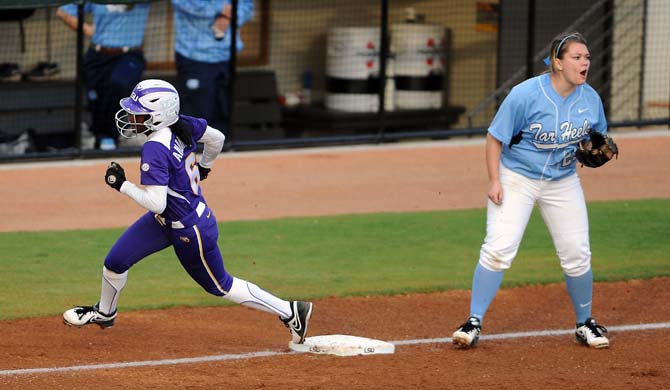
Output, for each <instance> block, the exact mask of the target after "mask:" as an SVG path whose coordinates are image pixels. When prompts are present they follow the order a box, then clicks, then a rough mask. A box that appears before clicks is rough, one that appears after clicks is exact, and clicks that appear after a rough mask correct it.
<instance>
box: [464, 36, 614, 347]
mask: <svg viewBox="0 0 670 390" xmlns="http://www.w3.org/2000/svg"><path fill="white" fill-rule="evenodd" d="M547 65H550V66H551V69H550V71H549V72H546V73H544V74H542V75H540V76H537V77H533V78H531V79H528V80H526V81H524V82H522V83H520V84H519V85H517V86H515V87H514V88H513V89H512V91H511V92H510V94H509V95H508V96H507V97H506V98H505V100H504V101H503V103H502V105H501V107H500V109H499V110H498V112H497V113H496V116H495V118H494V119H493V122H492V123H491V126H490V127H489V129H488V134H487V137H486V165H487V169H488V177H489V190H488V198H489V201H488V207H487V217H486V238H485V239H484V244H483V245H482V247H481V251H480V255H479V262H478V264H477V267H476V268H475V271H474V277H473V280H472V297H471V301H470V318H469V319H468V320H467V321H466V322H465V323H464V324H462V325H461V326H460V327H459V328H458V329H457V330H456V332H454V334H453V337H452V340H453V343H454V344H456V345H457V346H459V347H466V348H467V347H472V346H474V345H475V344H476V343H477V341H478V339H479V333H480V332H481V325H482V321H483V319H484V314H485V313H486V310H487V309H488V307H489V304H490V303H491V302H492V301H493V298H494V297H495V295H496V293H497V291H498V289H499V287H500V283H501V282H502V278H503V273H504V272H505V270H507V269H509V268H510V266H511V264H512V261H513V260H514V258H515V256H516V254H517V250H518V249H519V244H520V243H521V238H522V236H523V232H524V230H525V229H526V225H527V224H528V220H529V218H530V215H531V212H532V210H533V207H534V205H535V204H537V205H538V208H539V210H540V213H541V215H542V218H543V219H544V222H545V224H546V225H547V227H548V229H549V233H550V235H551V237H552V240H553V242H554V246H555V247H556V253H557V255H558V257H559V259H560V264H561V267H562V268H563V273H564V276H565V282H566V285H567V290H568V294H569V295H570V299H571V301H572V306H573V309H574V311H575V314H576V320H577V321H576V330H575V336H576V340H577V341H578V342H579V343H581V344H584V345H587V346H589V347H593V348H604V347H608V346H609V341H608V339H607V337H606V336H605V334H606V333H607V330H606V329H605V328H604V327H603V326H601V325H598V324H597V323H596V321H595V319H593V318H592V317H591V306H592V305H591V303H592V290H593V274H592V272H591V249H590V245H589V222H588V215H587V210H586V201H585V199H584V193H583V191H582V187H581V183H580V181H579V177H578V175H577V172H576V158H575V152H576V150H577V147H578V144H579V143H580V142H585V141H587V139H588V132H589V129H591V130H592V131H596V132H599V133H602V134H605V133H606V132H607V122H606V119H605V114H604V110H603V105H602V101H601V100H600V97H599V96H598V94H597V93H596V91H595V90H594V89H593V88H592V87H591V86H590V85H588V84H586V76H587V74H588V71H589V67H590V54H589V51H588V49H587V47H586V40H585V39H584V37H583V36H582V35H581V34H579V33H563V34H561V35H559V36H558V37H556V38H555V39H554V41H553V43H552V46H551V55H550V58H549V59H548V63H547Z"/></svg>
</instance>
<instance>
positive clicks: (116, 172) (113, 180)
mask: <svg viewBox="0 0 670 390" xmlns="http://www.w3.org/2000/svg"><path fill="white" fill-rule="evenodd" d="M124 181H126V173H125V172H124V171H123V168H122V167H121V165H119V164H117V163H115V162H114V161H112V162H111V163H109V167H107V173H105V183H107V185H108V186H110V187H112V188H113V189H115V190H117V191H119V192H120V191H121V185H123V182H124Z"/></svg>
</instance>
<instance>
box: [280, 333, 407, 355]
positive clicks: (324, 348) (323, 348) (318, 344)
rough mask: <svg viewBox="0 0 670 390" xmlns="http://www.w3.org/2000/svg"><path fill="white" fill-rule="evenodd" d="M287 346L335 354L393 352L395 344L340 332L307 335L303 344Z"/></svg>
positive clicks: (291, 343) (300, 349) (294, 348)
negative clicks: (313, 335)
mask: <svg viewBox="0 0 670 390" xmlns="http://www.w3.org/2000/svg"><path fill="white" fill-rule="evenodd" d="M288 346H289V348H291V349H292V350H294V351H297V352H311V353H318V354H324V355H337V356H356V355H377V354H391V353H393V352H395V345H393V344H391V343H389V342H386V341H381V340H375V339H369V338H366V337H358V336H349V335H342V334H333V335H324V336H315V337H307V338H306V339H305V343H304V344H295V343H294V342H290V343H289V344H288Z"/></svg>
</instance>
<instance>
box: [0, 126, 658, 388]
mask: <svg viewBox="0 0 670 390" xmlns="http://www.w3.org/2000/svg"><path fill="white" fill-rule="evenodd" d="M666 133H667V131H666V132H663V133H658V134H652V135H651V136H641V135H642V133H634V134H630V135H629V134H621V136H618V137H617V135H616V134H615V140H616V141H617V143H618V145H619V147H620V150H621V155H620V158H619V160H616V161H614V162H612V163H610V164H608V165H606V166H605V167H603V168H600V169H597V170H593V169H579V174H580V176H581V178H582V183H583V186H584V191H585V194H586V198H587V200H588V201H595V200H612V199H617V200H625V199H644V198H668V197H670V180H669V179H670V164H669V162H670V157H669V156H668V154H667V153H666V151H667V150H670V137H669V136H668V135H667V134H666ZM483 156H484V153H483V144H482V143H480V142H478V141H476V140H473V141H469V142H465V143H463V142H461V143H454V142H440V143H435V142H433V143H426V144H397V145H392V146H373V147H365V148H351V149H340V148H332V149H319V150H312V151H294V152H278V153H228V154H224V155H222V157H221V158H220V159H219V160H218V161H217V162H216V164H215V166H214V170H213V171H212V174H211V175H210V177H209V178H208V180H207V181H206V182H204V183H203V187H204V191H205V195H206V198H207V199H208V201H209V204H210V206H211V207H212V208H213V209H214V210H215V211H216V212H217V215H219V217H220V219H222V220H241V219H265V218H275V217H284V216H308V215H332V214H341V213H367V212H381V211H417V210H448V209H456V208H482V207H485V200H486V198H485V196H486V195H485V194H486V189H487V188H486V186H487V182H486V173H485V166H484V159H483ZM121 163H122V164H123V165H124V167H125V168H126V173H127V175H128V177H129V179H130V180H133V181H137V176H138V159H126V160H121ZM106 164H107V162H106V161H82V162H80V163H77V164H71V163H68V164H63V163H56V164H49V165H46V164H20V165H13V164H12V165H9V164H6V165H0V188H2V189H3V194H4V195H5V196H4V197H3V198H4V201H5V204H4V206H3V211H2V218H1V219H0V231H29V230H45V229H48V230H62V229H74V228H77V229H84V228H96V227H118V226H126V225H128V224H130V223H132V222H133V221H134V219H135V218H137V217H138V216H139V215H140V214H141V213H142V210H141V209H140V208H139V207H138V206H136V205H135V204H134V203H133V202H132V201H130V200H129V199H127V198H125V197H124V196H119V194H118V193H116V192H115V191H112V190H110V189H109V188H107V187H106V186H105V185H104V183H103V178H102V177H103V175H104V170H105V167H106ZM45 192H48V194H49V196H45V195H44V194H45ZM102 204H104V205H105V207H101V205H102ZM73 216H76V218H73ZM621 228H625V227H621ZM483 229H484V227H483V226H482V234H483ZM445 239H448V238H445ZM100 261H101V262H102V259H101V260H100ZM231 261H234V259H231ZM445 261H446V260H445ZM472 261H473V267H474V263H475V262H476V259H473V260H472ZM597 267H598V266H597V264H594V273H595V274H596V275H597V272H598V270H597ZM129 288H130V287H129ZM469 296H470V293H469V291H450V292H445V293H436V294H408V295H399V296H390V297H389V296H386V297H382V296H375V297H362V298H354V299H348V298H327V299H321V300H317V301H316V302H315V305H316V306H315V312H314V316H313V320H312V322H311V325H310V334H312V335H319V334H334V333H337V334H352V335H357V336H365V337H372V338H378V339H382V340H393V341H399V340H415V339H432V338H445V337H450V336H451V333H452V332H453V330H454V328H455V327H457V326H458V325H459V324H460V323H461V322H462V321H463V320H464V319H465V317H466V316H467V311H468V306H469ZM667 302H670V278H657V279H653V280H645V281H639V280H634V281H629V282H617V283H597V284H596V286H595V288H594V315H595V316H596V317H597V318H598V320H599V322H601V323H602V324H604V325H606V326H620V325H634V324H640V323H667V322H670V310H669V309H668V305H667ZM84 303H86V302H84ZM573 318H574V315H573V313H572V309H571V307H570V303H569V300H568V297H567V293H566V292H565V288H564V286H563V285H562V284H553V285H547V286H539V285H538V286H528V287H523V288H512V289H504V290H501V291H500V293H499V294H498V296H497V297H496V299H495V301H494V303H493V304H492V306H491V309H490V310H489V313H488V314H487V318H486V324H485V328H484V332H485V333H484V334H499V333H509V332H526V331H538V330H544V329H568V328H570V327H571V326H572V325H573V324H572V321H573ZM0 334H2V335H3V337H2V338H1V339H0V355H1V356H2V359H0V372H2V371H6V370H16V369H29V368H49V367H70V366H81V365H91V364H104V363H123V362H131V361H132V362H135V361H146V360H163V359H180V358H189V357H200V356H214V355H221V354H242V353H251V352H258V351H275V352H282V354H280V355H279V356H271V357H258V358H250V359H240V360H228V361H217V362H209V363H192V364H178V365H162V366H145V367H134V368H133V367H117V368H107V369H97V370H72V371H67V372H51V373H36V374H20V375H0V388H3V389H5V388H7V389H32V388H35V389H37V388H39V389H45V388H46V389H50V388H70V387H90V386H92V385H95V386H101V387H105V388H106V387H110V388H124V389H126V390H129V389H152V388H160V389H172V388H179V389H184V388H213V387H223V386H225V387H226V388H231V389H232V388H242V389H257V388H268V389H288V388H307V389H342V388H356V389H359V388H360V389H397V388H412V389H448V388H463V387H475V386H476V387H478V388H489V387H491V388H493V387H495V388H498V389H508V388H509V389H512V388H514V389H535V388H551V389H563V388H578V389H579V388H607V389H632V388H635V389H661V388H667V387H669V386H670V368H669V366H668V362H670V348H667V347H666V345H667V344H668V343H670V331H669V330H668V328H663V329H658V330H647V331H626V332H619V333H617V332H613V333H611V335H610V340H611V342H612V346H611V348H609V349H606V350H590V349H587V348H584V347H581V346H579V345H577V344H575V343H574V342H573V341H572V337H571V336H569V335H563V336H553V337H533V338H516V339H509V340H483V341H482V342H481V343H480V345H479V346H478V347H477V348H474V349H472V350H466V351H464V350H457V349H454V348H453V347H452V346H451V345H450V344H445V343H432V344H418V345H411V346H398V347H397V348H396V353H395V354H393V355H376V356H365V357H363V356H359V357H348V358H343V357H335V356H321V355H312V354H283V352H286V351H287V350H288V349H287V343H288V340H289V335H288V331H287V330H286V329H285V328H284V327H283V326H282V325H281V323H280V322H279V321H278V320H277V319H276V318H275V317H273V316H270V315H267V314H264V313H260V312H256V311H253V310H250V309H247V308H244V307H224V308H221V307H219V308H177V309H169V310H153V311H137V312H126V313H123V312H121V313H120V314H119V318H118V320H117V325H116V326H115V327H113V328H111V329H107V330H100V329H99V328H98V327H89V328H82V329H74V328H68V327H66V326H64V325H62V321H61V318H60V317H59V316H56V317H46V318H33V319H21V320H12V321H0Z"/></svg>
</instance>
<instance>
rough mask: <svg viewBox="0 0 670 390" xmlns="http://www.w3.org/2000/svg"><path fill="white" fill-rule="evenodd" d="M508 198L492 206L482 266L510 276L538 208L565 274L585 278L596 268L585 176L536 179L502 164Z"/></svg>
mask: <svg viewBox="0 0 670 390" xmlns="http://www.w3.org/2000/svg"><path fill="white" fill-rule="evenodd" d="M500 182H501V185H502V188H503V199H502V204H501V205H500V206H498V205H496V204H495V203H493V202H492V201H491V200H490V199H489V201H488V207H487V215H486V238H485V239H484V244H483V245H482V248H481V251H480V255H479V263H480V264H481V265H482V266H483V267H485V268H486V269H488V270H490V271H505V270H507V269H509V268H510V266H511V265H512V261H513V260H514V258H515V257H516V254H517V251H518V249H519V245H520V244H521V239H522V237H523V233H524V231H525V230H526V226H527V225H528V220H529V219H530V215H531V212H532V211H533V207H534V205H535V204H537V206H538V209H539V210H540V213H541V215H542V218H543V219H544V223H545V224H546V225H547V228H548V229H549V234H550V235H551V238H552V240H553V242H554V247H555V248H556V254H557V255H558V258H559V259H560V262H561V267H562V268H563V272H564V273H565V274H566V275H568V276H572V277H577V276H581V275H583V274H584V273H586V272H587V271H588V270H589V269H590V268H591V249H590V244H589V221H588V213H587V210H586V201H585V199H584V192H583V190H582V186H581V183H580V181H579V176H578V175H577V174H576V173H575V174H574V175H571V176H569V177H567V178H564V179H562V180H558V181H543V180H533V179H529V178H527V177H525V176H522V175H520V174H518V173H516V172H513V171H512V170H510V169H508V168H505V167H504V166H503V165H502V164H501V165H500Z"/></svg>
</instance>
